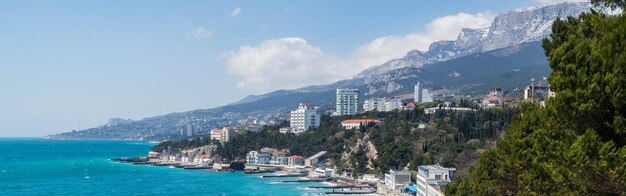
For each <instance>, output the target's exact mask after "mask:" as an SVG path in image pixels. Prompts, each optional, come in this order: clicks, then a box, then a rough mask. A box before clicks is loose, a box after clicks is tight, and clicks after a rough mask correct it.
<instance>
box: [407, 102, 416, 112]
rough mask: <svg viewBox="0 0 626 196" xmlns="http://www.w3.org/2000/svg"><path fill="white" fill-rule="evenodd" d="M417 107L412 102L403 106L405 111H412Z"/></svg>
mask: <svg viewBox="0 0 626 196" xmlns="http://www.w3.org/2000/svg"><path fill="white" fill-rule="evenodd" d="M416 107H417V106H415V103H413V102H409V103H407V104H406V106H404V109H405V110H414V109H415V108H416Z"/></svg>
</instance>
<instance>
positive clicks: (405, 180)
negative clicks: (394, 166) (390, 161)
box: [385, 170, 411, 190]
mask: <svg viewBox="0 0 626 196" xmlns="http://www.w3.org/2000/svg"><path fill="white" fill-rule="evenodd" d="M409 184H411V172H410V171H394V170H389V173H387V174H385V185H387V187H389V189H391V190H402V189H403V188H404V187H405V186H407V185H409Z"/></svg>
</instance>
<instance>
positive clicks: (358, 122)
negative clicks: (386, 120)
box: [341, 119, 382, 129]
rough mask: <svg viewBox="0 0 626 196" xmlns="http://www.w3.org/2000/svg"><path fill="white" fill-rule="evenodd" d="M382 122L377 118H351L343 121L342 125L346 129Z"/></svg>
mask: <svg viewBox="0 0 626 196" xmlns="http://www.w3.org/2000/svg"><path fill="white" fill-rule="evenodd" d="M380 123H382V121H380V120H377V119H349V120H344V121H341V126H342V127H343V128H344V129H354V128H359V127H361V126H371V125H377V124H380Z"/></svg>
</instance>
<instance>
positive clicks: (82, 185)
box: [0, 138, 324, 196]
mask: <svg viewBox="0 0 626 196" xmlns="http://www.w3.org/2000/svg"><path fill="white" fill-rule="evenodd" d="M152 145H153V144H149V143H143V142H137V141H93V140H47V139H39V138H0V195H1V196H9V195H320V194H322V193H323V191H324V190H314V189H309V188H307V187H308V186H313V185H318V186H319V185H324V184H322V183H281V182H279V181H282V180H295V179H297V178H276V179H268V178H261V177H260V174H252V175H250V174H244V173H243V172H215V171H209V170H183V169H178V168H169V167H159V166H150V165H132V164H128V163H117V162H113V161H111V160H110V159H112V158H119V157H136V156H145V155H146V154H147V152H148V151H149V150H150V148H151V147H152Z"/></svg>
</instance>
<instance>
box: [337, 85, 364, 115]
mask: <svg viewBox="0 0 626 196" xmlns="http://www.w3.org/2000/svg"><path fill="white" fill-rule="evenodd" d="M358 103H359V89H337V105H336V110H337V111H336V114H338V115H353V114H356V113H357V112H358V109H359V105H358Z"/></svg>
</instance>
